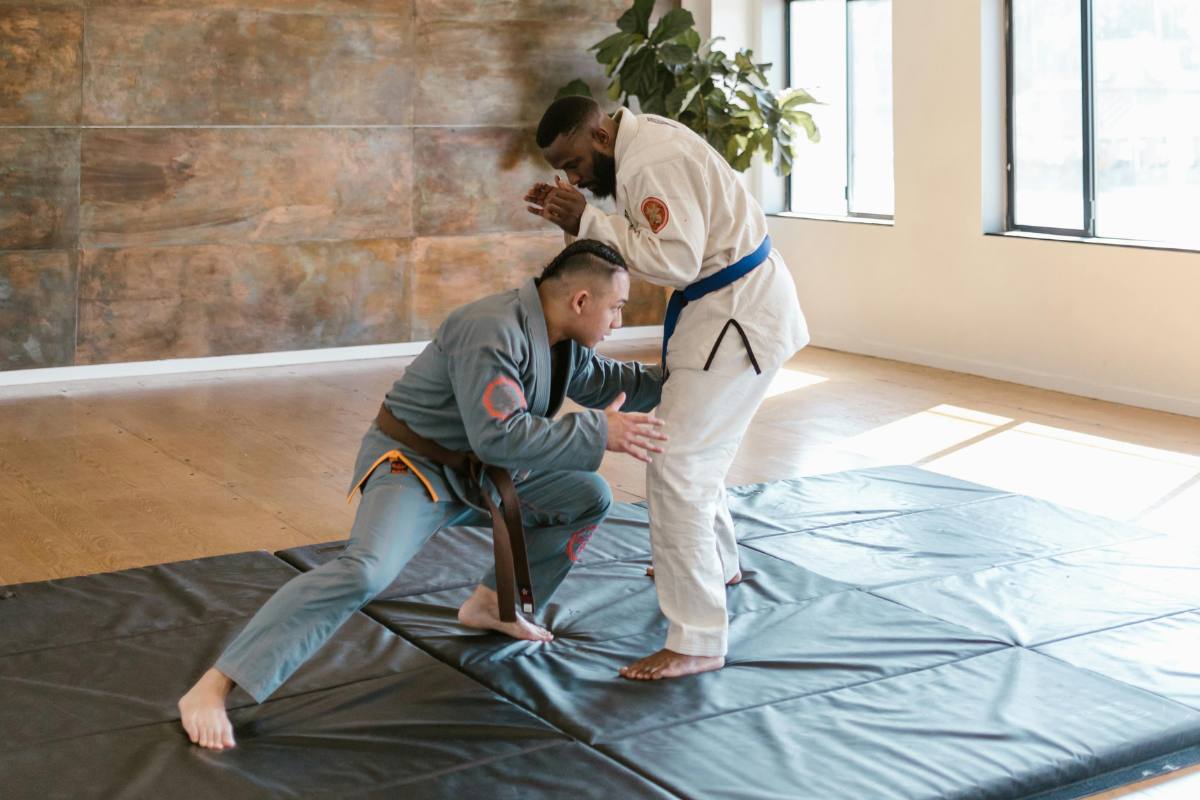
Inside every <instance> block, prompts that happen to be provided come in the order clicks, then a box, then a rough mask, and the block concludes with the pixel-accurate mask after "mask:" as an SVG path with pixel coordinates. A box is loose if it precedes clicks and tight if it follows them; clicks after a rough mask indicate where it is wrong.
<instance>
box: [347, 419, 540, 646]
mask: <svg viewBox="0 0 1200 800" xmlns="http://www.w3.org/2000/svg"><path fill="white" fill-rule="evenodd" d="M375 424H377V425H378V426H379V430H381V431H383V433H384V435H386V436H388V437H389V438H392V439H395V440H396V441H397V442H400V444H403V445H405V446H407V447H408V448H409V449H410V450H411V451H412V452H414V453H416V454H417V455H419V456H423V457H425V458H428V459H429V460H430V461H433V462H434V463H435V464H441V465H442V466H444V467H450V468H451V469H453V470H454V471H456V472H458V473H459V474H460V475H463V476H465V477H466V478H467V480H468V481H469V483H470V484H472V485H474V486H476V487H478V489H479V494H480V495H481V496H482V497H483V500H484V502H485V503H486V504H487V507H488V511H490V512H491V514H492V550H493V552H494V553H495V558H496V594H497V595H499V600H500V619H501V620H503V621H505V622H515V621H516V619H517V613H516V606H517V598H516V596H514V594H513V586H514V585H516V588H517V592H518V593H519V594H520V601H521V610H522V611H524V612H525V613H526V614H532V613H534V600H533V581H532V579H531V577H530V572H529V554H528V553H527V552H526V549H525V526H524V524H523V523H522V521H521V499H520V497H518V496H517V487H516V486H515V485H514V484H513V480H512V476H511V475H510V474H509V472H508V470H506V469H504V468H503V467H496V466H491V465H488V464H484V463H483V462H482V461H480V460H479V458H478V456H476V455H475V454H474V453H472V452H470V451H467V452H460V451H458V450H450V449H448V448H446V447H442V446H441V445H440V444H438V443H437V442H435V441H433V440H432V439H426V438H425V437H424V436H421V435H420V434H418V433H416V432H414V431H413V429H412V428H410V427H408V425H407V424H406V423H405V422H403V421H402V420H398V419H396V417H394V416H393V415H392V412H390V411H388V409H387V406H386V405H382V406H380V407H379V414H378V415H377V416H376V417H375ZM388 459H399V460H400V461H403V462H404V464H405V466H407V467H408V468H409V469H410V470H412V472H413V474H414V475H416V476H417V478H418V479H419V480H420V481H421V483H423V484H424V485H425V489H426V490H427V491H428V492H429V496H430V497H431V498H432V499H433V501H434V502H437V501H438V495H437V492H435V491H434V489H433V486H432V485H431V484H430V483H429V481H428V480H427V479H426V478H425V476H424V475H422V474H421V472H420V470H418V469H417V468H416V467H415V466H414V465H413V463H412V462H411V461H409V460H408V458H406V457H405V456H404V454H403V453H401V452H400V451H399V450H392V451H389V452H387V453H384V454H383V455H382V456H380V457H379V459H378V460H376V462H375V463H374V464H373V465H372V466H371V469H369V470H367V472H366V475H364V476H363V479H362V480H361V481H359V483H358V485H357V486H355V487H354V488H355V489H359V488H361V487H362V485H363V484H364V483H365V482H366V480H367V477H368V476H370V474H371V473H372V472H373V471H374V470H375V467H378V466H379V465H380V464H381V463H383V461H385V460H388ZM485 475H486V476H487V478H488V480H490V481H491V482H492V485H493V486H495V487H496V489H497V490H498V491H499V492H500V505H499V506H497V505H496V503H495V502H494V501H493V500H492V495H491V492H489V491H488V490H487V487H486V486H484V485H483V478H484V476H485ZM353 493H354V491H353V490H351V494H352V495H353Z"/></svg>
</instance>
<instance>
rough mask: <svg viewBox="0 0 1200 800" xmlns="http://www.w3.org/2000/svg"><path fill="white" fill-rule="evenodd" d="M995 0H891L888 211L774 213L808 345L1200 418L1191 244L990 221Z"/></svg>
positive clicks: (1196, 267)
mask: <svg viewBox="0 0 1200 800" xmlns="http://www.w3.org/2000/svg"><path fill="white" fill-rule="evenodd" d="M998 8H999V5H998V0H894V3H893V12H892V13H893V24H894V70H895V71H894V82H893V86H894V92H895V109H896V111H895V176H896V221H895V225H894V226H893V227H884V226H872V225H861V224H853V223H842V222H821V221H814V220H801V219H791V218H780V217H773V218H772V220H771V235H772V237H773V239H774V240H775V245H776V247H778V248H779V249H780V251H781V252H782V253H783V254H784V256H785V257H786V259H787V261H788V264H789V266H790V267H791V269H792V271H793V273H794V275H795V278H796V284H797V287H798V290H799V293H800V300H801V304H802V305H803V307H804V310H805V314H806V315H807V317H808V321H809V325H810V327H811V329H812V333H813V343H814V344H817V345H820V346H824V347H831V348H834V349H838V350H847V351H851V352H856V353H866V354H870V355H878V356H885V357H888V358H895V359H899V360H903V361H910V362H915V363H919V364H927V365H930V366H936V367H943V368H948V369H954V370H960V371H964V372H972V373H976V374H979V375H985V376H989V377H994V378H1002V379H1006V380H1012V381H1017V382H1020V383H1026V384H1030V385H1034V386H1041V387H1046V388H1051V389H1061V390H1064V391H1068V392H1072V393H1075V394H1081V395H1085V396H1090V397H1099V398H1103V399H1107V400H1114V401H1118V402H1124V403H1130V404H1134V405H1140V406H1146V407H1149V408H1159V409H1164V410H1170V411H1177V412H1181V413H1187V414H1192V415H1196V416H1200V254H1197V253H1179V252H1170V251H1162V250H1150V249H1139V248H1127V247H1111V246H1102V245H1094V244H1080V243H1074V242H1057V241H1037V240H1028V239H1015V238H1011V237H998V236H985V235H984V234H983V230H984V219H985V218H986V219H987V220H989V222H992V221H994V220H995V218H996V213H995V209H996V207H997V202H998V201H1000V202H1001V203H1002V198H998V197H997V195H996V193H997V192H998V191H1002V189H1003V185H1002V180H1001V178H1002V174H1001V175H998V174H997V172H996V170H998V169H1002V166H1001V163H1000V161H999V160H998V159H1000V158H1001V157H1002V156H1001V148H1002V147H1003V139H1002V138H1001V137H1000V136H998V134H999V133H1002V131H998V130H997V129H996V128H997V126H1002V125H1003V117H1002V116H1001V111H1002V107H998V105H997V104H998V103H1002V101H1003V94H1002V93H1003V82H1002V73H1001V72H1000V71H999V69H998V68H997V65H996V63H995V62H996V59H997V57H998V56H999V52H998V51H997V50H996V47H998V46H999V45H1000V43H999V42H994V41H991V40H989V42H988V43H987V44H986V45H985V43H984V39H985V35H984V34H985V33H986V35H987V36H993V35H1002V34H1001V33H1000V32H999V31H998V30H997V28H996V25H994V24H993V22H994V17H998ZM985 14H986V15H987V16H986V17H985V16H984V15H985ZM715 32H716V33H720V32H721V31H719V30H717V31H715ZM993 44H994V45H995V46H992V45H993ZM982 117H987V118H988V123H987V130H984V127H983V123H982V122H981V118H982ZM985 153H986V159H985V158H984V155H985ZM985 191H986V193H987V195H988V196H987V197H984V196H983V195H984V193H985ZM985 209H986V213H985ZM1198 213H1200V212H1198Z"/></svg>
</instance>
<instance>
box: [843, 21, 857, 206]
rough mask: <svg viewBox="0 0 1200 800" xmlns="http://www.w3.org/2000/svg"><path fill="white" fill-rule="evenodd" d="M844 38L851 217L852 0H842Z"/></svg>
mask: <svg viewBox="0 0 1200 800" xmlns="http://www.w3.org/2000/svg"><path fill="white" fill-rule="evenodd" d="M842 36H843V38H844V41H843V44H842V53H843V54H844V55H843V59H842V60H843V61H844V62H845V73H846V185H845V186H844V187H843V190H842V197H843V198H844V199H845V201H846V215H847V216H849V215H850V213H851V212H850V187H851V186H852V185H853V180H852V179H853V177H854V175H853V170H854V167H853V166H852V165H853V164H854V160H853V159H852V158H851V153H850V150H851V147H852V146H853V145H852V144H851V142H852V137H851V135H850V131H851V127H850V126H851V125H853V124H854V116H853V113H852V111H851V109H850V105H851V103H850V93H851V90H852V87H851V81H852V80H853V78H852V76H851V75H850V0H842Z"/></svg>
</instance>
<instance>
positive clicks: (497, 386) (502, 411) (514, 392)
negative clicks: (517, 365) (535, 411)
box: [483, 375, 526, 419]
mask: <svg viewBox="0 0 1200 800" xmlns="http://www.w3.org/2000/svg"><path fill="white" fill-rule="evenodd" d="M525 407H526V404H525V393H524V392H522V391H521V387H520V386H518V385H517V382H516V381H514V380H513V379H512V378H509V377H506V376H504V375H501V376H499V377H498V378H496V379H495V380H493V381H492V382H491V383H489V384H488V385H487V388H486V389H484V390H483V408H484V410H485V411H487V413H488V416H490V417H494V418H495V419H508V418H509V417H510V416H512V414H513V412H515V411H517V410H518V409H522V408H525Z"/></svg>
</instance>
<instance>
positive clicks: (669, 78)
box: [557, 0, 821, 175]
mask: <svg viewBox="0 0 1200 800" xmlns="http://www.w3.org/2000/svg"><path fill="white" fill-rule="evenodd" d="M653 8H654V0H634V3H633V6H632V7H631V8H629V9H628V10H627V11H626V12H625V13H624V14H622V15H621V17H620V19H618V20H617V28H618V29H619V30H618V32H617V33H614V34H613V35H612V36H609V37H607V38H605V39H604V40H602V41H600V42H597V43H596V44H594V45H592V46H591V47H590V48H589V49H590V50H594V51H596V60H597V61H599V62H600V63H601V64H603V65H604V69H605V75H607V76H608V77H609V78H610V79H611V80H610V83H609V85H608V92H607V94H608V98H609V99H610V100H612V101H613V102H620V103H621V104H622V105H625V106H628V105H629V98H631V97H634V98H637V101H638V108H639V110H640V111H641V112H642V113H646V114H659V115H661V116H664V117H670V118H671V119H675V120H678V121H679V122H682V123H683V124H684V125H687V126H688V127H689V128H691V129H692V130H694V131H695V132H696V133H698V134H700V135H701V136H703V137H704V138H705V139H706V140H707V141H708V143H709V144H711V145H712V146H713V147H714V148H716V150H717V152H719V153H721V154H722V155H724V156H725V160H726V161H728V162H729V164H730V166H732V167H733V168H734V169H735V170H737V171H739V172H744V171H745V170H746V168H747V167H749V166H750V164H751V162H752V161H753V160H754V156H755V155H756V154H758V153H760V152H761V153H762V154H763V157H764V158H766V159H767V161H769V162H772V163H773V164H774V167H775V171H776V172H777V173H778V174H780V175H788V174H790V173H791V171H792V160H793V147H794V146H795V145H796V144H797V143H798V139H799V131H798V129H803V130H804V132H805V134H806V135H807V137H808V140H809V141H810V142H818V141H820V138H821V134H820V131H818V130H817V126H816V124H815V123H814V122H813V118H812V115H811V114H809V113H808V112H807V111H805V110H804V109H803V108H802V106H805V105H808V104H810V103H817V102H818V101H817V100H815V99H814V98H813V97H812V95H810V94H809V93H808V92H806V91H805V90H803V89H787V90H785V91H783V92H776V91H774V90H772V89H771V88H770V87H769V86H767V78H766V75H765V74H764V72H763V70H765V69H767V68H769V67H770V66H771V65H770V64H756V63H754V60H753V59H754V53H753V52H752V51H750V50H739V51H738V52H737V53H736V54H735V55H734V56H733V57H732V58H730V57H729V56H728V55H726V54H725V53H724V52H722V51H720V50H714V49H713V47H712V45H713V43H714V42H717V41H719V40H720V39H721V38H722V37H719V36H718V37H714V38H712V39H709V40H708V41H707V42H703V43H701V41H700V34H699V33H697V32H696V28H695V18H694V17H692V12H690V11H687V10H685V9H675V10H673V11H670V12H668V13H667V14H664V15H663V16H662V17H661V18H660V19H659V20H658V23H657V24H656V25H655V26H654V30H650V12H651V11H652V10H653ZM573 94H582V95H587V96H589V97H590V96H591V90H590V89H589V88H588V85H587V84H586V83H584V82H583V81H582V80H580V79H575V80H573V81H571V82H570V83H568V84H567V85H566V86H563V87H562V88H561V89H559V91H558V95H557V96H558V97H562V96H564V95H573Z"/></svg>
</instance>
